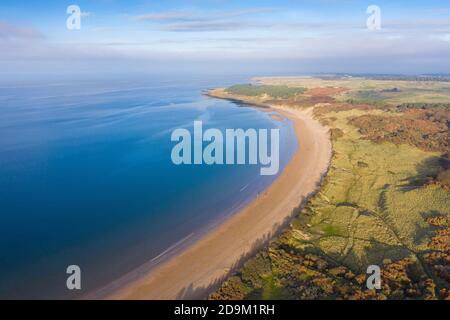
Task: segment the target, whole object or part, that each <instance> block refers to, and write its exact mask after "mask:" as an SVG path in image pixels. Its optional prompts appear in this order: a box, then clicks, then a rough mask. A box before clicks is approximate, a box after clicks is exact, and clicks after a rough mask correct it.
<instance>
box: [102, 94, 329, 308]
mask: <svg viewBox="0 0 450 320" xmlns="http://www.w3.org/2000/svg"><path fill="white" fill-rule="evenodd" d="M208 95H209V96H211V97H214V98H222V99H228V100H232V101H236V102H242V103H246V104H247V101H242V100H239V99H235V98H233V97H226V96H223V95H222V96H221V95H220V94H217V92H215V90H211V91H209V92H208ZM248 104H253V105H254V106H256V107H264V109H265V111H275V112H278V113H280V114H282V115H283V116H285V117H287V118H289V119H290V120H291V121H292V122H293V125H294V129H295V134H296V138H297V140H298V144H299V147H298V149H297V151H296V152H295V154H294V155H293V157H292V158H291V160H290V161H289V163H288V164H287V165H286V167H285V168H284V170H283V172H282V173H281V174H280V176H279V177H278V178H277V179H276V180H275V181H274V182H273V183H272V184H271V185H270V186H269V187H268V188H267V190H266V191H265V192H264V193H263V194H261V195H260V196H258V197H257V198H255V199H254V200H252V201H251V202H250V203H249V204H248V205H247V206H245V207H244V208H242V209H241V210H239V211H238V212H236V213H235V214H233V215H232V216H230V217H229V218H227V219H226V220H225V221H223V223H221V224H220V225H218V226H217V227H216V228H214V229H212V230H211V231H210V232H208V233H206V234H205V235H204V236H203V237H202V238H200V239H199V240H197V241H196V242H194V243H193V244H192V245H191V246H189V247H187V248H185V249H184V250H181V252H180V253H179V254H178V255H176V256H173V257H171V258H170V259H168V260H167V261H164V262H163V263H161V264H160V265H158V266H156V267H155V268H154V269H152V270H151V271H149V272H148V273H143V274H142V275H141V276H140V277H139V278H137V279H135V280H133V281H130V282H129V283H127V284H124V285H123V286H120V287H119V288H116V289H117V290H115V291H114V292H112V293H110V294H108V295H106V298H107V299H199V298H205V297H206V296H207V295H208V294H209V293H211V291H213V290H214V289H216V288H217V287H218V286H219V285H220V284H221V282H222V281H223V280H225V279H226V278H227V277H228V276H229V275H230V273H232V272H233V271H235V270H236V269H237V268H238V267H240V266H241V265H242V263H243V262H245V261H246V260H247V258H248V257H250V256H252V255H253V254H254V253H255V252H256V251H257V250H259V249H260V248H261V247H263V246H264V245H265V244H267V243H268V241H269V240H270V239H272V238H273V237H274V236H275V235H276V234H277V233H278V232H279V231H280V229H281V228H282V227H283V226H285V225H286V224H287V223H288V222H289V221H290V219H291V218H292V216H293V215H294V214H295V213H296V212H298V210H299V209H300V208H301V206H302V205H303V204H304V203H305V200H307V199H308V197H309V196H310V195H311V194H313V193H314V192H316V191H317V189H318V187H319V184H320V182H321V179H322V177H323V175H324V174H325V173H326V172H327V170H328V166H329V162H330V159H331V141H330V138H329V132H328V129H327V128H325V127H324V126H322V125H321V124H320V123H319V122H318V121H317V120H315V119H313V116H312V112H311V110H310V109H309V110H296V109H291V108H287V107H282V106H265V105H264V106H261V105H257V104H254V103H248Z"/></svg>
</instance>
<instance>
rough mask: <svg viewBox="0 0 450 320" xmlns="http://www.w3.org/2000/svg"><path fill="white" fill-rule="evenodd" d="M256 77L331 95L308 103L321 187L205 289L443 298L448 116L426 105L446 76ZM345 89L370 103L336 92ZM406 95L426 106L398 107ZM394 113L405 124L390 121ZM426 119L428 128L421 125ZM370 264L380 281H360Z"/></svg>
mask: <svg viewBox="0 0 450 320" xmlns="http://www.w3.org/2000/svg"><path fill="white" fill-rule="evenodd" d="M259 81H262V82H263V83H265V84H270V85H288V86H295V87H301V88H303V87H304V88H308V90H307V91H306V92H305V93H304V95H307V94H308V92H309V93H310V94H311V92H315V93H317V95H324V96H327V97H328V98H330V99H332V100H333V102H331V103H318V104H316V105H315V106H314V112H315V114H316V117H318V118H319V119H320V120H321V121H322V122H323V123H324V124H326V125H328V126H329V127H330V129H331V135H332V140H333V149H334V155H333V159H332V163H331V166H330V169H329V172H328V175H327V177H326V179H325V181H324V182H323V185H322V188H321V190H320V192H319V193H318V194H317V195H316V196H315V197H313V198H312V199H311V200H310V202H309V203H308V204H307V206H306V207H305V208H304V209H303V210H302V211H301V212H300V213H299V214H298V216H297V217H296V218H295V219H294V221H292V223H291V225H290V227H289V228H288V229H287V230H285V231H284V232H283V233H282V235H281V236H279V237H278V238H277V239H274V240H273V241H272V242H271V244H270V245H269V247H268V248H267V249H265V250H263V251H261V252H260V253H258V254H257V256H256V257H254V258H252V259H251V260H249V261H248V262H247V263H246V264H245V265H244V267H243V268H242V269H241V270H239V271H238V272H237V273H236V274H235V275H233V276H232V277H230V278H229V279H228V280H227V281H226V282H225V283H224V284H223V285H222V287H221V288H220V289H219V290H218V291H217V292H215V293H213V294H212V295H211V296H210V298H211V299H405V298H407V299H448V298H450V193H449V185H448V183H449V181H448V153H449V130H448V129H449V119H450V116H449V110H448V109H447V108H446V107H444V108H434V106H435V104H434V103H436V102H437V101H439V103H449V102H450V91H449V90H448V87H449V84H448V83H445V82H436V83H429V82H424V83H419V82H411V83H410V82H408V83H407V81H382V80H376V81H375V80H364V81H359V80H355V79H352V80H347V79H346V80H342V81H337V80H332V81H324V80H320V79H313V80H311V79H305V78H300V79H297V80H296V78H287V79H284V80H283V79H281V78H276V79H272V80H268V79H262V80H261V79H260V80H259ZM330 82H332V83H330ZM327 88H328V90H327ZM333 88H334V89H333ZM337 88H340V89H338V90H337ZM387 88H397V90H399V91H397V90H391V89H389V92H388V91H386V90H388V89H387ZM419 88H421V90H423V91H420V90H419ZM446 88H447V89H446ZM408 90H411V91H408ZM406 91H408V92H409V94H410V95H407V94H406ZM361 92H370V94H364V95H361ZM238 98H239V99H241V100H245V99H243V98H242V96H239V97H238ZM350 98H351V99H355V100H360V99H361V100H374V101H377V102H378V103H377V104H367V103H362V102H361V103H358V102H355V101H353V103H344V102H343V101H347V100H348V99H350ZM252 101H253V102H255V98H254V97H253V100H252ZM295 101H296V102H294V101H293V100H292V99H288V101H286V102H287V105H289V106H291V107H293V108H302V107H310V106H311V105H310V100H304V99H303V100H302V99H301V97H297V98H296V99H295ZM302 101H308V103H305V104H302ZM265 102H266V103H268V104H270V103H273V100H272V99H271V98H270V97H262V96H261V97H260V101H259V103H260V104H263V103H265ZM406 102H408V103H412V102H420V103H422V104H428V107H429V108H426V109H425V111H424V109H421V108H420V107H423V105H421V106H418V107H417V108H416V107H414V106H410V107H408V108H399V107H398V105H399V104H402V103H406ZM421 110H422V111H421ZM411 112H413V114H412V115H411V114H410V113H411ZM425 113H426V114H427V115H428V116H427V117H426V118H424V117H423V116H424V114H425ZM380 117H381V119H382V121H381V122H377V121H374V120H375V119H379V118H380ZM405 119H406V120H405ZM399 120H404V121H407V123H408V124H411V126H406V125H404V124H402V125H398V123H399V122H400V121H399ZM411 121H413V122H412V123H410V122H411ZM414 121H419V122H420V123H421V124H423V126H418V125H417V123H419V122H417V123H416V122H414ZM423 121H425V122H423ZM427 121H428V122H427ZM368 123H370V125H369V124H368ZM394 124H395V125H394ZM430 126H431V127H432V129H433V130H434V131H433V132H434V133H436V135H430V132H428V131H429V130H430V129H429V128H430ZM380 128H381V129H380ZM429 140H432V141H434V140H437V142H436V141H434V142H435V143H432V144H428V143H427V141H429ZM446 179H447V180H446ZM369 265H378V266H380V267H381V271H382V288H381V290H374V289H373V290H369V289H367V287H366V278H367V274H366V269H367V267H368V266H369Z"/></svg>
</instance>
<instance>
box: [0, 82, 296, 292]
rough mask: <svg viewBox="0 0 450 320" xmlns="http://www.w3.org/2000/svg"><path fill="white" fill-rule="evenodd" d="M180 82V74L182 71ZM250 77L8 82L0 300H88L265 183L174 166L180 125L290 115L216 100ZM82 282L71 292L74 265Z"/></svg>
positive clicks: (2, 110) (271, 123) (291, 141)
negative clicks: (217, 90) (215, 91)
mask: <svg viewBox="0 0 450 320" xmlns="http://www.w3.org/2000/svg"><path fill="white" fill-rule="evenodd" d="M174 79H175V80H174ZM245 81H246V79H242V78H227V79H218V78H215V79H211V78H208V77H201V78H199V77H190V78H187V77H183V78H178V79H177V78H176V77H174V78H172V79H155V78H150V77H120V78H117V79H113V80H111V79H108V80H105V79H101V78H96V79H94V78H87V79H82V78H80V79H76V80H73V79H72V80H70V81H69V80H64V79H63V80H61V79H51V80H39V81H36V80H21V81H19V80H15V81H2V82H0V252H1V254H0V298H78V297H80V296H81V295H83V294H86V293H88V292H92V291H93V290H95V289H98V288H100V287H102V286H104V285H105V284H107V283H110V282H111V281H113V280H115V279H117V278H119V277H121V276H122V275H124V274H127V273H129V272H130V271H132V270H134V269H135V268H137V267H139V266H141V265H142V264H144V263H145V262H148V261H151V260H152V259H154V261H155V263H157V262H158V260H159V259H160V258H158V259H155V258H156V257H158V256H160V254H161V253H163V252H165V251H166V250H167V249H168V248H170V247H172V246H173V245H174V244H176V243H178V242H179V241H180V240H182V239H185V238H188V240H190V241H192V240H193V239H195V237H196V236H198V235H199V234H201V232H202V230H205V228H208V227H209V226H211V225H212V224H213V223H214V222H217V221H218V220H219V219H221V218H223V217H224V216H226V215H228V214H230V213H232V212H233V211H234V210H236V208H238V207H240V206H242V205H243V204H245V203H247V202H248V201H249V200H250V199H251V198H252V197H254V196H255V195H256V194H257V193H259V192H261V191H262V190H263V189H264V188H265V187H267V185H268V184H270V183H271V182H272V181H273V179H274V178H275V177H261V176H260V174H259V169H260V167H259V166H255V165H245V166H206V165H204V166H175V165H173V164H172V162H171V159H170V153H171V149H172V147H173V145H174V143H172V142H171V141H170V134H171V132H172V130H173V129H175V128H179V127H183V128H188V129H190V130H192V126H193V121H194V120H203V122H204V127H205V128H208V127H215V128H219V129H225V128H244V129H245V128H275V127H278V128H280V129H281V132H280V139H281V147H280V148H281V165H285V164H286V162H287V161H288V160H289V158H290V156H291V155H292V154H293V152H294V150H295V148H296V141H295V138H294V134H293V128H292V126H291V123H290V122H289V121H287V120H284V121H275V120H272V119H271V117H270V116H269V114H268V113H265V112H260V111H257V110H255V109H253V108H249V107H242V106H238V105H235V104H233V103H231V102H228V101H222V100H217V99H212V98H208V97H205V96H203V95H202V94H201V91H202V90H205V89H207V88H209V87H216V86H225V85H229V84H233V83H236V82H245ZM71 264H76V265H79V266H80V267H81V270H82V290H81V291H77V292H74V291H68V290H67V289H66V277H67V275H66V273H65V271H66V268H67V266H68V265H71Z"/></svg>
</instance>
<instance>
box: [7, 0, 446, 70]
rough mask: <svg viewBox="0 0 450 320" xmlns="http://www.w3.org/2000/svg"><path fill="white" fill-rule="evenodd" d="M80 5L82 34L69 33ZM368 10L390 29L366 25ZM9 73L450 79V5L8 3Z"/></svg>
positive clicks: (197, 0) (193, 0)
mask: <svg viewBox="0 0 450 320" xmlns="http://www.w3.org/2000/svg"><path fill="white" fill-rule="evenodd" d="M446 2H447V3H446ZM71 4H76V5H78V6H79V7H80V8H81V11H82V12H83V14H82V18H81V29H80V30H68V29H67V28H66V19H67V17H68V15H67V14H66V8H67V7H68V6H69V5H71ZM369 5H377V6H379V7H380V8H381V30H368V29H367V27H366V20H367V18H368V17H369V14H367V12H366V9H367V7H368V6H369ZM0 68H1V70H3V71H5V72H16V71H17V72H33V71H39V72H46V71H48V72H58V71H64V72H66V71H73V72H75V71H79V72H87V71H93V72H107V71H108V72H109V71H115V72H123V71H148V72H152V71H153V72H163V71H165V70H190V69H192V70H209V71H217V72H227V71H230V70H242V71H245V72H254V73H258V72H261V73H264V74H267V73H271V74H276V73H296V72H298V73H310V72H361V73H363V72H372V73H450V3H448V1H436V0H431V1H393V0H391V1H378V0H373V1H364V0H340V1H339V0H315V1H313V0H306V1H300V0H298V1H293V0H291V1H283V0H281V1H271V0H265V1H253V0H252V1H235V0H184V1H170V0H167V1H142V0H140V1H136V0H134V1H116V0H97V1H96V0H90V1H74V0H71V1H60V0H59V1H56V0H47V1H18V0H15V1H10V0H7V1H5V0H1V2H0Z"/></svg>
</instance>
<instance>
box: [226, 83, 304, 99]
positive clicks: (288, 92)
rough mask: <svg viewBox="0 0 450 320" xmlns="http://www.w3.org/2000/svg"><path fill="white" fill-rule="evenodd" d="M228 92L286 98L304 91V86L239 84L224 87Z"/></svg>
mask: <svg viewBox="0 0 450 320" xmlns="http://www.w3.org/2000/svg"><path fill="white" fill-rule="evenodd" d="M225 91H226V92H228V93H230V94H237V95H242V96H251V97H256V96H262V95H268V96H270V97H272V98H274V99H287V98H292V97H294V96H296V95H297V94H302V93H303V92H305V89H304V88H291V87H288V86H272V85H252V84H239V85H234V86H231V87H229V88H227V89H225Z"/></svg>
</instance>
